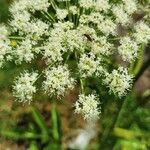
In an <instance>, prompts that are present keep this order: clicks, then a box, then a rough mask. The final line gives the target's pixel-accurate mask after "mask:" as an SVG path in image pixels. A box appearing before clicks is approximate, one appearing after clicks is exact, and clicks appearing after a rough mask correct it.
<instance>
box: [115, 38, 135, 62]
mask: <svg viewBox="0 0 150 150" xmlns="http://www.w3.org/2000/svg"><path fill="white" fill-rule="evenodd" d="M120 44H121V45H120V46H119V47H118V53H119V54H120V55H121V57H122V59H123V60H124V61H128V62H132V60H134V58H136V57H137V52H138V45H137V43H136V42H135V41H133V40H131V39H130V38H129V37H123V38H122V39H121V40H120Z"/></svg>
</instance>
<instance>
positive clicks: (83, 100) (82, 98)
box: [75, 94, 101, 121]
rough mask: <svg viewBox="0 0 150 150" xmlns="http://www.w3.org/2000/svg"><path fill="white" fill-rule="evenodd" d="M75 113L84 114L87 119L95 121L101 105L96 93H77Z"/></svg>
mask: <svg viewBox="0 0 150 150" xmlns="http://www.w3.org/2000/svg"><path fill="white" fill-rule="evenodd" d="M75 113H77V114H81V115H83V116H84V119H86V120H88V121H95V120H97V119H98V118H99V115H100V113H101V107H100V102H99V99H98V97H97V96H96V95H93V94H90V95H87V96H86V95H84V94H81V95H79V99H78V100H77V101H76V103H75Z"/></svg>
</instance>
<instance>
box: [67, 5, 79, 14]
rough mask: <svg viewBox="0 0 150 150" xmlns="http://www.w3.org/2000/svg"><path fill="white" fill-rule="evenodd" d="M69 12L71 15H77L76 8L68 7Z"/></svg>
mask: <svg viewBox="0 0 150 150" xmlns="http://www.w3.org/2000/svg"><path fill="white" fill-rule="evenodd" d="M69 11H70V12H71V13H72V14H73V15H76V14H78V8H77V6H70V7H69Z"/></svg>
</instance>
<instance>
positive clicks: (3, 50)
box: [0, 25, 12, 67]
mask: <svg viewBox="0 0 150 150" xmlns="http://www.w3.org/2000/svg"><path fill="white" fill-rule="evenodd" d="M8 35H9V33H8V29H7V28H6V27H5V26H4V25H0V67H2V66H3V63H4V62H5V58H6V59H7V60H9V59H11V58H10V57H11V56H10V53H11V50H12V48H11V46H10V45H11V41H10V40H9V39H8Z"/></svg>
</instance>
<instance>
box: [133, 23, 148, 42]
mask: <svg viewBox="0 0 150 150" xmlns="http://www.w3.org/2000/svg"><path fill="white" fill-rule="evenodd" d="M133 36H134V38H135V40H136V42H137V43H139V44H141V43H146V44H147V43H148V41H150V27H149V26H148V25H147V24H146V23H144V22H143V21H141V22H138V23H137V24H136V26H135V33H134V34H133Z"/></svg>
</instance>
